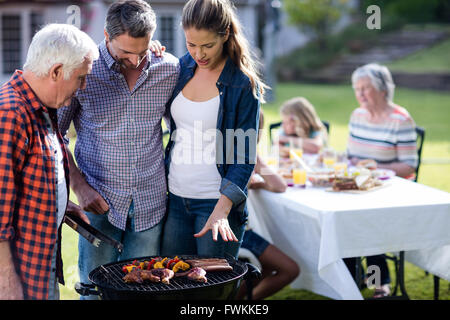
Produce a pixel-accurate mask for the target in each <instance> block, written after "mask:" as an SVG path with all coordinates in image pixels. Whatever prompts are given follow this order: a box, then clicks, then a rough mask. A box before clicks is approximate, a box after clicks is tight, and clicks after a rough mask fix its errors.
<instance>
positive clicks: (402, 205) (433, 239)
mask: <svg viewBox="0 0 450 320" xmlns="http://www.w3.org/2000/svg"><path fill="white" fill-rule="evenodd" d="M385 183H386V185H385V186H384V187H382V188H379V189H377V190H373V191H368V192H365V193H358V194H355V193H348V192H330V191H326V188H315V187H306V188H304V189H302V188H297V187H290V188H288V189H287V191H286V192H284V193H272V192H269V191H266V190H262V189H256V190H253V189H251V190H250V191H249V198H248V202H247V203H248V208H249V223H250V227H251V228H253V230H254V231H255V232H257V233H259V234H260V235H262V236H263V237H265V238H266V239H268V240H269V241H270V242H271V243H273V244H274V245H275V246H277V247H278V248H280V249H281V250H283V251H284V252H285V253H286V254H287V255H289V256H290V257H291V258H293V259H294V260H295V261H296V262H297V263H298V264H299V266H300V268H301V273H300V275H299V277H298V278H297V279H296V280H295V281H294V282H293V283H292V284H291V287H292V288H294V289H306V290H309V291H312V292H315V293H317V294H320V295H324V296H327V297H330V298H333V299H363V297H362V295H361V293H360V291H359V289H358V287H357V285H356V283H355V281H354V280H353V278H352V276H351V274H350V272H349V271H348V269H347V267H346V265H345V264H344V262H343V260H342V259H343V258H348V257H361V256H371V255H377V254H383V253H387V252H400V251H411V250H414V251H416V250H424V251H422V252H426V250H439V248H441V247H444V246H446V245H449V244H450V232H449V226H450V194H449V193H447V192H444V191H441V190H437V189H434V188H431V187H428V186H425V185H421V184H418V183H415V182H412V181H409V180H405V179H402V178H398V177H393V178H391V179H389V180H387V181H386V182H385ZM407 254H408V253H407ZM448 268H450V266H449V265H447V270H448Z"/></svg>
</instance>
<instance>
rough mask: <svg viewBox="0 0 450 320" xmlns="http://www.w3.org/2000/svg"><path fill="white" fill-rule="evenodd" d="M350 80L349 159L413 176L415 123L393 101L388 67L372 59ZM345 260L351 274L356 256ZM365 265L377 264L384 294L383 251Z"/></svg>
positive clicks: (378, 294) (386, 279) (380, 294)
mask: <svg viewBox="0 0 450 320" xmlns="http://www.w3.org/2000/svg"><path fill="white" fill-rule="evenodd" d="M352 84H353V89H354V90H355V95H356V100H357V101H358V103H359V108H357V109H356V110H354V111H353V113H352V115H351V117H350V124H349V131H350V135H349V139H348V146H347V152H348V156H349V158H350V159H351V161H352V163H353V164H355V165H358V164H365V165H366V166H371V167H378V168H383V169H390V170H393V171H395V173H396V174H397V175H398V176H400V177H405V178H414V171H415V168H416V167H417V163H418V156H417V150H416V138H417V136H416V131H415V127H416V125H415V123H414V120H413V119H412V117H411V115H410V114H409V113H408V111H406V109H404V108H402V107H400V106H399V105H396V104H395V103H394V102H393V101H392V98H393V96H394V88H395V85H394V82H393V81H392V76H391V73H390V72H389V70H388V68H386V67H385V66H381V65H378V64H374V63H372V64H367V65H364V66H362V67H359V68H358V69H356V70H355V71H354V72H353V74H352ZM344 262H345V264H346V265H347V267H348V268H349V270H350V272H351V273H352V275H354V274H355V263H356V260H355V258H346V259H344ZM367 265H368V266H370V265H376V266H378V267H379V268H380V273H381V274H380V275H381V279H380V283H379V284H380V285H379V286H378V287H376V288H375V294H374V298H381V297H384V296H387V295H388V294H389V293H390V287H389V283H390V276H389V270H388V267H387V263H386V259H385V257H384V255H375V256H370V257H367Z"/></svg>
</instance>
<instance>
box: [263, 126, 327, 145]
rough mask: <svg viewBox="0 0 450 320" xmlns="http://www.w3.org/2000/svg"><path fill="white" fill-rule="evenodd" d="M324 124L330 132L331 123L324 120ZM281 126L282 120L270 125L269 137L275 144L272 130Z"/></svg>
mask: <svg viewBox="0 0 450 320" xmlns="http://www.w3.org/2000/svg"><path fill="white" fill-rule="evenodd" d="M322 123H323V125H324V126H325V129H327V133H328V134H329V133H330V123H329V122H328V121H325V120H322ZM280 126H281V121H280V122H275V123H272V124H271V125H270V126H269V137H270V143H271V144H273V140H272V131H273V130H274V129H277V128H279V127H280Z"/></svg>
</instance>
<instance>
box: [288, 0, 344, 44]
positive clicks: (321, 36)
mask: <svg viewBox="0 0 450 320" xmlns="http://www.w3.org/2000/svg"><path fill="white" fill-rule="evenodd" d="M346 3H347V0H302V1H298V0H284V2H283V8H284V10H285V11H286V13H287V15H288V17H289V20H288V22H289V23H291V24H293V25H296V26H298V27H299V28H300V29H301V31H304V32H305V31H306V32H312V33H313V34H314V35H315V36H316V37H317V41H318V44H319V46H320V47H321V48H322V49H324V48H325V47H326V45H327V42H326V41H325V38H326V36H327V34H328V33H329V31H330V30H331V28H332V27H333V26H334V25H335V23H336V22H337V21H338V20H339V18H340V17H341V15H342V14H343V13H344V12H345V11H346V10H348V7H347V6H346Z"/></svg>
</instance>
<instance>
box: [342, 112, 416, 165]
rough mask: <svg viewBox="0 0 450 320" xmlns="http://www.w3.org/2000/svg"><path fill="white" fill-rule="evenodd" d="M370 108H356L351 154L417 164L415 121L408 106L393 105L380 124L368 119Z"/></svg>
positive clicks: (352, 129)
mask: <svg viewBox="0 0 450 320" xmlns="http://www.w3.org/2000/svg"><path fill="white" fill-rule="evenodd" d="M369 116H370V114H369V111H367V110H366V109H363V108H357V109H356V110H354V111H353V113H352V115H351V117H350V123H349V139H348V146H347V152H348V156H349V157H358V158H362V159H374V160H375V161H377V162H379V163H392V162H403V163H406V164H407V165H409V166H411V167H413V168H416V167H417V165H418V155H417V146H416V140H417V134H416V131H415V128H416V124H415V123H414V120H413V119H412V118H411V116H410V114H409V113H408V111H406V109H404V108H402V107H400V106H394V110H393V112H392V113H391V114H390V115H389V118H388V119H387V120H385V121H383V122H380V123H372V122H370V121H369Z"/></svg>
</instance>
